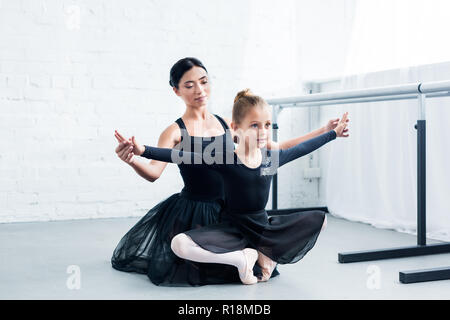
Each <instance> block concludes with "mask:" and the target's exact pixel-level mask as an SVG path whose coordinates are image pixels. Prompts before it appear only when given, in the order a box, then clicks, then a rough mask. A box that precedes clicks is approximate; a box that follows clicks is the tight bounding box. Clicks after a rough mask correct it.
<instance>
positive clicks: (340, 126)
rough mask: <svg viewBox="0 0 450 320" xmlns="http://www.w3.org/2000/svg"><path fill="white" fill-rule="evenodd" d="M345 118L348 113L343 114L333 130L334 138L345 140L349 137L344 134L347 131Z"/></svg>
mask: <svg viewBox="0 0 450 320" xmlns="http://www.w3.org/2000/svg"><path fill="white" fill-rule="evenodd" d="M347 116H348V112H346V113H344V115H343V116H342V118H341V120H339V122H338V123H337V125H336V127H335V128H334V129H333V130H334V131H336V136H338V137H345V138H346V137H348V136H349V135H348V134H346V132H347V131H348V129H347V123H348V121H349V119H347ZM330 121H334V120H330ZM328 123H330V122H328Z"/></svg>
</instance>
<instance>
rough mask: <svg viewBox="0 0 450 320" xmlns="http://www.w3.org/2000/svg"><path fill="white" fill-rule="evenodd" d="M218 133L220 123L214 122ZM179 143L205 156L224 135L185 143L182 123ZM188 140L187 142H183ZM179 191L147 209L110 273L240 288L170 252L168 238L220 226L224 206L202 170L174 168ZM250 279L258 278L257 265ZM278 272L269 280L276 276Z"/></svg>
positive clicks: (216, 180) (216, 181) (229, 272)
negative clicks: (179, 180) (181, 185)
mask: <svg viewBox="0 0 450 320" xmlns="http://www.w3.org/2000/svg"><path fill="white" fill-rule="evenodd" d="M216 117H217V119H218V120H219V121H220V122H221V124H222V126H223V127H224V129H225V130H226V129H228V126H227V125H226V122H225V121H224V120H223V119H221V118H220V117H219V116H216ZM176 122H177V123H178V125H179V126H180V129H181V132H182V142H183V141H184V142H185V143H186V141H187V143H189V147H190V148H191V149H192V150H197V149H198V148H200V150H205V148H207V147H208V146H209V145H211V143H214V142H216V143H219V144H220V143H223V144H225V143H226V139H227V135H228V134H227V133H225V134H224V135H222V136H218V137H212V138H211V139H209V138H206V139H197V138H195V139H191V137H189V136H188V134H187V131H186V127H185V126H184V123H183V121H182V119H181V118H180V119H178V120H177V121H176ZM188 139H189V140H188ZM179 170H180V174H181V175H182V177H183V180H184V182H185V186H184V188H183V190H182V191H181V192H180V193H176V194H174V195H172V196H170V197H168V198H167V199H165V200H164V201H162V202H160V203H158V204H157V205H156V206H155V207H153V208H152V209H150V210H149V211H148V213H147V214H146V215H145V216H143V217H142V218H141V219H140V220H139V221H138V222H137V223H136V224H135V225H134V226H133V227H132V228H131V229H130V230H129V231H128V232H127V233H126V234H125V235H124V236H123V237H122V239H121V240H120V241H119V243H118V245H117V247H116V248H115V250H114V252H113V255H112V258H111V264H112V267H113V268H114V269H116V270H120V271H125V272H137V273H142V274H147V276H148V277H149V279H150V280H151V281H152V282H153V283H154V284H156V285H161V286H201V285H207V284H223V283H240V279H239V274H238V271H237V269H236V268H235V267H233V266H228V265H224V264H209V263H197V262H192V261H188V260H184V259H180V258H179V257H177V256H176V255H175V254H174V253H173V252H172V250H171V247H170V243H171V241H172V238H173V237H174V236H175V235H176V234H178V233H181V232H185V231H188V230H192V229H196V228H200V227H203V226H208V225H211V224H217V223H220V222H221V216H222V214H221V211H222V210H223V205H224V190H223V179H222V177H221V176H220V174H218V173H217V172H214V171H211V170H208V169H205V168H193V167H189V166H184V165H182V164H181V165H179ZM254 272H255V274H261V269H260V268H259V266H258V265H256V266H255V268H254ZM278 274H279V273H278V271H275V272H274V275H273V276H276V275H278Z"/></svg>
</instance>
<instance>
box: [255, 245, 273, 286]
mask: <svg viewBox="0 0 450 320" xmlns="http://www.w3.org/2000/svg"><path fill="white" fill-rule="evenodd" d="M258 264H259V265H260V266H261V272H262V277H261V279H260V280H259V281H261V282H263V281H267V280H269V279H270V277H271V276H272V272H273V270H275V267H276V266H277V263H276V262H275V261H273V260H272V259H270V258H269V257H267V256H265V255H264V254H262V253H261V252H259V251H258Z"/></svg>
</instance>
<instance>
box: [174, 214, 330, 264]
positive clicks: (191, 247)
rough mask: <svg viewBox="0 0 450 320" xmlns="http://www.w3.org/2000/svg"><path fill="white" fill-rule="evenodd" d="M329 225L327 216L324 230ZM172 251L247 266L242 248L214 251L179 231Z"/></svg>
mask: <svg viewBox="0 0 450 320" xmlns="http://www.w3.org/2000/svg"><path fill="white" fill-rule="evenodd" d="M326 225H327V217H326V216H325V219H324V221H323V225H322V230H323V229H324V228H325V226H326ZM171 248H172V251H173V252H174V253H175V254H176V255H177V256H178V257H180V258H182V259H186V260H192V261H196V262H209V263H222V264H228V265H232V266H235V267H236V268H238V270H239V272H242V271H243V270H244V269H245V268H246V264H247V262H246V260H245V257H244V254H243V251H242V250H237V251H232V252H227V253H214V252H211V251H208V250H206V249H203V248H202V247H200V246H199V245H198V244H196V243H195V242H194V241H193V240H192V239H191V238H190V237H189V236H187V235H186V234H184V233H179V234H177V235H176V236H175V237H173V239H172V242H171Z"/></svg>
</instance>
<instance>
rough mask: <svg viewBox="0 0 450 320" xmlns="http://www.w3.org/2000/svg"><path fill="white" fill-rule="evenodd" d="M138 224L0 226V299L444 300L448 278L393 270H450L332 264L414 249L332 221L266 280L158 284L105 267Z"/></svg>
mask: <svg viewBox="0 0 450 320" xmlns="http://www.w3.org/2000/svg"><path fill="white" fill-rule="evenodd" d="M137 220H138V218H120V219H99V220H78V221H63V222H36V223H12V224H0V258H1V261H0V299H102V300H103V299H176V300H177V299H219V300H225V299H245V300H246V299H257V300H265V299H275V300H278V299H283V300H292V299H450V280H445V281H434V282H426V283H416V284H407V285H406V284H401V283H400V282H399V281H398V271H400V270H411V269H423V268H434V267H440V266H450V254H440V255H433V256H423V257H414V258H402V259H393V260H380V261H371V262H360V263H351V264H339V263H338V262H337V254H338V252H346V251H352V250H365V249H376V248H389V247H397V246H403V245H414V244H415V242H416V238H415V237H414V236H412V235H408V234H402V233H398V232H395V231H390V230H380V229H376V228H373V227H371V226H369V225H365V224H361V223H354V222H349V221H346V220H343V219H337V218H334V217H331V216H329V218H328V226H327V229H326V230H325V232H324V233H323V234H321V236H320V238H319V240H318V242H317V243H316V246H315V248H313V249H312V250H311V251H310V252H309V253H308V254H307V255H306V256H305V257H304V258H303V259H302V260H300V261H299V262H298V263H296V264H292V265H282V266H279V270H280V273H281V275H280V276H279V277H277V278H274V279H271V280H270V281H269V282H266V283H259V284H256V285H252V286H244V285H239V284H234V285H217V286H203V287H196V288H191V287H189V288H173V287H158V286H155V285H153V284H152V283H151V282H150V281H149V280H148V278H147V277H146V276H145V275H140V274H132V273H125V272H119V271H116V270H114V269H112V268H111V265H110V261H109V259H110V256H111V252H112V251H113V249H114V247H115V245H116V244H117V242H118V241H119V239H120V238H121V236H122V235H123V234H124V233H125V232H126V231H127V230H128V229H129V228H130V227H131V226H132V225H133V224H134V223H135V222H136V221H137ZM434 242H436V241H429V243H434ZM71 265H76V266H78V267H79V268H80V269H79V270H80V278H79V279H80V288H79V289H69V288H68V286H67V281H68V279H69V278H71V277H73V276H72V275H71V274H69V273H67V268H68V267H69V266H71ZM373 270H375V271H377V270H378V273H376V274H373V273H372V272H373ZM373 279H375V280H376V279H379V282H378V285H377V282H373V281H372V280H373Z"/></svg>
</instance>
